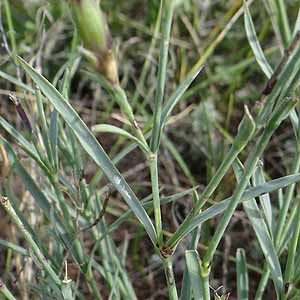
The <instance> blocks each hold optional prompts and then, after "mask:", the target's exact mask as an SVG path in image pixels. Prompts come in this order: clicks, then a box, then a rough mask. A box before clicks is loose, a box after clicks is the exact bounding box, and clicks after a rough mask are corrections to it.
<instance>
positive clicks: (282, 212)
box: [275, 153, 300, 247]
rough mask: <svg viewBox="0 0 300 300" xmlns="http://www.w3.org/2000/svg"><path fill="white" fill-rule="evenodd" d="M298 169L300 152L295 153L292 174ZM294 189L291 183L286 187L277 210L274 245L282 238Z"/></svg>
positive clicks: (277, 244)
mask: <svg viewBox="0 0 300 300" xmlns="http://www.w3.org/2000/svg"><path fill="white" fill-rule="evenodd" d="M299 169H300V153H297V158H296V161H295V163H294V164H293V169H292V174H295V173H298V172H299ZM294 191H295V184H291V185H290V186H289V187H288V191H287V195H286V198H285V201H284V203H283V207H282V208H281V210H280V212H279V222H278V226H277V229H276V235H275V245H276V247H278V246H279V244H280V241H281V239H282V233H283V230H284V227H285V224H286V217H287V214H288V211H289V208H290V205H291V201H292V199H293V195H294Z"/></svg>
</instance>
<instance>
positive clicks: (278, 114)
mask: <svg viewBox="0 0 300 300" xmlns="http://www.w3.org/2000/svg"><path fill="white" fill-rule="evenodd" d="M296 103H297V102H296V101H291V102H286V101H284V102H283V103H282V104H281V105H280V107H278V109H277V110H276V111H275V112H274V113H273V117H272V118H271V120H270V121H269V123H268V124H267V126H266V128H265V130H264V132H263V134H262V135H261V137H260V138H259V140H258V142H257V146H256V148H255V150H254V152H252V155H250V157H249V158H248V160H247V165H246V168H245V172H244V174H243V177H242V178H241V181H240V183H239V185H238V187H237V189H236V191H235V192H234V194H233V196H232V200H231V202H230V204H229V206H228V207H227V209H226V212H225V214H224V215H223V217H222V219H221V221H220V222H219V224H218V226H217V229H216V232H215V234H214V236H213V238H212V240H211V242H210V244H209V246H208V249H207V251H206V253H205V256H204V259H203V266H204V267H208V266H209V265H210V263H211V260H212V258H213V256H214V254H215V251H216V249H217V247H218V245H219V243H220V241H221V239H222V237H223V235H224V232H225V230H226V228H227V225H228V224H229V221H230V219H231V217H232V215H233V213H234V211H235V209H236V207H237V205H238V203H239V201H240V199H241V197H242V195H243V193H244V191H245V189H246V188H247V186H248V182H249V180H250V178H251V176H252V174H253V172H254V171H255V167H256V164H257V163H258V161H259V158H260V157H261V155H262V153H263V151H264V149H265V148H266V146H267V145H268V142H269V140H270V138H271V136H272V135H273V133H274V131H275V129H276V128H277V127H278V126H279V125H280V123H281V121H282V120H283V118H285V117H286V116H287V114H288V113H289V112H290V110H291V109H292V108H293V107H294V106H295V105H296Z"/></svg>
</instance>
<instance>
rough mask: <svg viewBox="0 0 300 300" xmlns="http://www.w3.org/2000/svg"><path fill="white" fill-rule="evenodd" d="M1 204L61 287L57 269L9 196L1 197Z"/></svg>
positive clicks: (46, 269) (49, 273) (51, 276)
mask: <svg viewBox="0 0 300 300" xmlns="http://www.w3.org/2000/svg"><path fill="white" fill-rule="evenodd" d="M1 204H2V206H3V207H4V209H5V210H6V212H7V213H8V214H9V215H10V217H11V218H12V220H13V222H14V223H15V224H16V225H17V227H18V228H19V229H20V231H21V232H22V233H23V235H24V237H25V239H26V241H27V242H28V243H29V245H30V246H31V248H32V251H33V253H34V254H35V255H36V257H37V259H38V260H39V262H40V263H41V264H42V266H43V267H44V269H45V271H46V272H47V273H48V275H49V276H50V278H51V279H52V280H53V281H54V283H55V284H56V285H57V286H58V287H61V280H60V279H59V277H58V276H57V275H56V273H55V271H54V270H53V269H52V267H51V266H50V264H49V263H48V261H47V259H46V257H45V256H44V254H43V253H42V252H41V250H40V248H39V246H38V245H37V244H36V242H35V241H34V239H33V238H32V236H31V235H30V233H29V232H28V231H27V230H26V229H25V227H24V224H23V223H22V221H21V219H20V218H19V216H18V215H17V213H16V212H15V210H14V208H13V207H12V205H11V204H10V202H9V200H8V198H6V197H3V196H2V197H1Z"/></svg>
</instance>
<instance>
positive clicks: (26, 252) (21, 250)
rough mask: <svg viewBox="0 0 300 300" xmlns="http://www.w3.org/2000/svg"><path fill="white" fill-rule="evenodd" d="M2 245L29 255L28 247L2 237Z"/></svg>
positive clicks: (0, 241) (0, 243) (0, 242)
mask: <svg viewBox="0 0 300 300" xmlns="http://www.w3.org/2000/svg"><path fill="white" fill-rule="evenodd" d="M0 247H3V248H8V249H11V250H12V251H14V252H17V253H19V254H21V255H24V256H29V251H28V250H27V249H25V248H23V247H20V246H18V245H15V244H13V243H11V242H9V241H5V240H2V239H0Z"/></svg>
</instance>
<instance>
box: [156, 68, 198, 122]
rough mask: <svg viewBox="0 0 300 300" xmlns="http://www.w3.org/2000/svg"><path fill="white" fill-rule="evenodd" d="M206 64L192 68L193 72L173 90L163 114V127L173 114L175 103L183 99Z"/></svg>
mask: <svg viewBox="0 0 300 300" xmlns="http://www.w3.org/2000/svg"><path fill="white" fill-rule="evenodd" d="M203 68H204V65H202V66H200V67H199V68H196V69H195V70H191V72H190V73H189V74H188V75H187V76H186V78H185V79H184V80H183V81H182V82H181V84H180V85H179V86H178V87H177V89H176V90H175V91H174V92H173V94H172V95H171V97H170V98H169V100H168V101H167V103H166V105H165V106H164V108H163V111H162V115H161V121H160V123H161V127H163V126H164V125H165V123H166V120H167V117H168V116H169V115H170V114H171V112H172V110H173V109H174V107H175V105H176V104H177V103H178V102H179V100H180V99H181V96H182V95H183V94H184V93H185V91H186V90H187V89H188V88H189V86H190V85H191V83H192V82H193V81H194V80H195V78H196V77H197V76H198V74H199V73H200V72H201V71H202V70H203Z"/></svg>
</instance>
